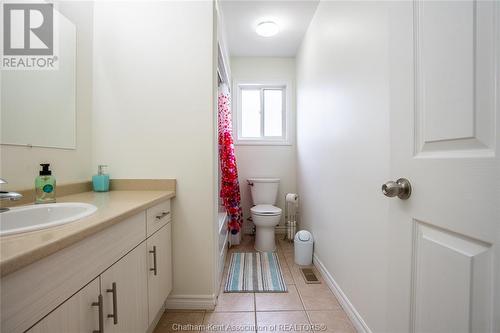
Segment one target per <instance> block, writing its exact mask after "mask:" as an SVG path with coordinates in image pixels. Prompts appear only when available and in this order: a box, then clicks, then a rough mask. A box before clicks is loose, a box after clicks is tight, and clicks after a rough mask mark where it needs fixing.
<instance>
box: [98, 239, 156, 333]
mask: <svg viewBox="0 0 500 333" xmlns="http://www.w3.org/2000/svg"><path fill="white" fill-rule="evenodd" d="M146 261H147V260H146V244H145V243H144V242H143V243H141V244H140V245H139V246H137V247H136V248H135V249H134V250H132V251H131V252H130V253H128V254H127V255H126V256H124V257H123V258H122V259H120V260H119V261H118V262H117V263H115V264H113V266H111V267H110V268H108V269H107V270H106V271H105V272H104V273H102V274H101V293H102V296H103V300H104V301H103V303H104V305H103V308H104V332H106V333H112V332H115V333H137V332H146V330H147V329H148V298H147V297H148V285H147V268H146V267H147V264H146Z"/></svg>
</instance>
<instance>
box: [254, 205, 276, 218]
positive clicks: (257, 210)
mask: <svg viewBox="0 0 500 333" xmlns="http://www.w3.org/2000/svg"><path fill="white" fill-rule="evenodd" d="M250 212H252V214H255V215H259V216H276V215H281V208H279V207H276V206H273V205H256V206H253V207H252V208H250Z"/></svg>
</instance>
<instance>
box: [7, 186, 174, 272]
mask: <svg viewBox="0 0 500 333" xmlns="http://www.w3.org/2000/svg"><path fill="white" fill-rule="evenodd" d="M174 196H175V191H168V190H155V191H151V190H132V191H128V190H119V191H110V192H105V193H96V192H83V193H77V194H72V195H66V196H62V197H58V198H57V202H84V203H90V204H93V205H95V206H97V211H96V212H95V213H94V214H92V215H91V216H89V217H86V218H84V219H81V220H78V221H76V222H72V223H68V224H65V225H62V226H58V227H53V228H48V229H44V230H38V231H32V232H27V233H22V234H16V235H9V236H3V237H0V272H1V276H5V275H8V274H10V273H12V272H14V271H16V270H19V269H21V268H23V267H25V266H27V265H29V264H31V263H33V262H35V261H37V260H40V259H42V258H44V257H47V256H49V255H51V254H53V253H55V252H57V251H59V250H61V249H64V248H66V247H68V246H71V245H73V244H74V243H76V242H78V241H80V240H82V239H84V238H86V237H88V236H90V235H93V234H95V233H97V232H99V231H101V230H103V229H105V228H107V227H109V226H111V225H113V224H116V223H119V222H121V221H123V220H124V219H126V218H127V217H130V216H132V215H135V214H137V213H139V212H141V211H143V210H145V209H147V208H149V207H152V206H154V205H156V204H157V203H160V202H161V201H164V200H167V199H170V198H172V197H174Z"/></svg>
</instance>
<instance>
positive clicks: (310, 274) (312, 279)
mask: <svg viewBox="0 0 500 333" xmlns="http://www.w3.org/2000/svg"><path fill="white" fill-rule="evenodd" d="M300 271H301V272H302V276H303V277H304V280H305V281H306V283H321V281H320V280H319V279H318V277H317V276H316V274H315V273H314V271H313V269H312V268H301V269H300Z"/></svg>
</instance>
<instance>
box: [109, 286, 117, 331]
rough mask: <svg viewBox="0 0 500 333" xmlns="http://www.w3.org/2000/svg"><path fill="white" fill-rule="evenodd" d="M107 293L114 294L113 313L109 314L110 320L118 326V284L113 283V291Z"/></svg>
mask: <svg viewBox="0 0 500 333" xmlns="http://www.w3.org/2000/svg"><path fill="white" fill-rule="evenodd" d="M106 292H108V293H112V294H113V313H112V314H108V318H113V324H114V325H116V324H118V303H117V302H116V295H117V290H116V282H113V284H112V285H111V289H106Z"/></svg>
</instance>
